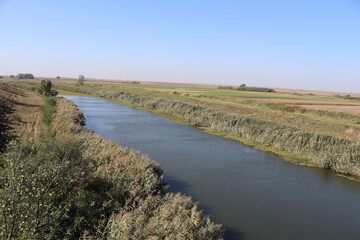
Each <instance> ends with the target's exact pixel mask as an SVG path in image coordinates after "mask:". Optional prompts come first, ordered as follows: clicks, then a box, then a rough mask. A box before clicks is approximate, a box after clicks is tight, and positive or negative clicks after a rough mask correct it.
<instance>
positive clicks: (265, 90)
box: [236, 84, 275, 92]
mask: <svg viewBox="0 0 360 240" xmlns="http://www.w3.org/2000/svg"><path fill="white" fill-rule="evenodd" d="M242 85H245V84H242ZM242 85H240V87H238V88H237V89H236V90H238V91H250V92H275V90H274V89H271V88H259V87H246V85H245V86H242Z"/></svg>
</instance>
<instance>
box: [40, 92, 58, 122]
mask: <svg viewBox="0 0 360 240" xmlns="http://www.w3.org/2000/svg"><path fill="white" fill-rule="evenodd" d="M56 100H57V99H56V97H45V98H44V103H45V106H44V108H43V122H44V123H45V124H46V125H50V124H51V122H52V121H53V119H54V117H55V113H56Z"/></svg>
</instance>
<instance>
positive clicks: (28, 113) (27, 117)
mask: <svg viewBox="0 0 360 240" xmlns="http://www.w3.org/2000/svg"><path fill="white" fill-rule="evenodd" d="M0 98H2V99H5V100H7V101H9V102H10V103H11V105H12V107H13V108H14V110H15V111H14V113H13V114H12V115H11V116H10V120H11V122H12V127H13V128H14V132H15V135H17V136H26V137H28V138H30V139H34V138H36V137H37V136H39V134H40V133H41V132H42V130H43V128H44V126H43V124H42V109H43V101H42V98H41V97H40V96H39V95H37V94H36V93H34V92H31V91H28V90H24V89H19V88H14V87H11V86H8V85H5V84H1V85H0Z"/></svg>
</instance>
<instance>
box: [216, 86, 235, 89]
mask: <svg viewBox="0 0 360 240" xmlns="http://www.w3.org/2000/svg"><path fill="white" fill-rule="evenodd" d="M218 89H234V88H233V87H232V86H219V87H218Z"/></svg>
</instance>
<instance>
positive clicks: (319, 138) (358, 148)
mask: <svg viewBox="0 0 360 240" xmlns="http://www.w3.org/2000/svg"><path fill="white" fill-rule="evenodd" d="M58 87H59V88H61V89H63V90H67V91H73V92H80V93H86V94H90V95H94V96H104V97H107V98H112V99H117V100H120V101H124V102H128V103H131V104H135V105H137V106H141V107H144V108H147V109H154V110H159V111H163V112H165V113H167V114H171V115H174V116H178V117H181V118H183V119H185V120H187V121H188V122H189V123H191V124H193V125H196V126H204V127H210V128H212V129H214V130H216V131H220V132H224V133H227V134H230V135H233V136H236V137H241V138H246V139H249V140H252V141H255V142H258V143H261V144H264V145H266V146H269V147H273V148H276V149H279V150H282V151H287V152H290V153H294V154H299V155H301V156H303V157H305V158H308V159H310V160H311V161H312V163H313V164H314V165H316V166H318V167H321V168H327V169H331V170H333V171H335V172H337V173H341V174H345V175H351V176H356V177H360V144H359V141H355V140H354V141H351V140H346V139H342V138H335V137H332V136H328V135H324V134H318V133H314V132H307V131H304V130H302V129H298V128H294V127H290V126H284V125H278V124H276V123H274V122H270V121H264V120H258V119H254V118H251V117H244V116H240V115H237V114H230V113H225V112H222V111H217V110H215V109H212V108H209V107H202V106H198V105H193V104H187V103H182V102H176V101H168V100H164V99H162V100H154V99H149V98H144V97H140V96H136V95H133V94H128V93H125V92H119V91H114V90H103V89H91V88H79V87H73V86H64V85H62V86H58Z"/></svg>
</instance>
